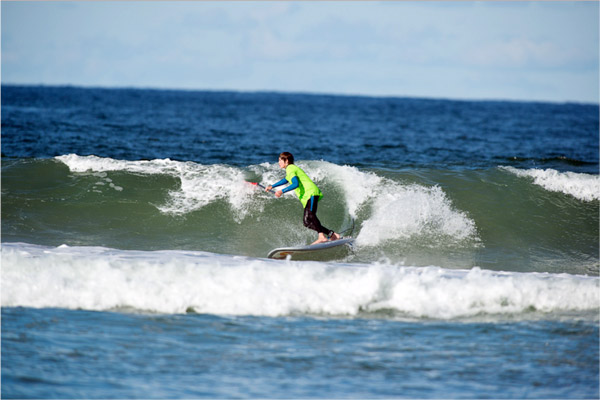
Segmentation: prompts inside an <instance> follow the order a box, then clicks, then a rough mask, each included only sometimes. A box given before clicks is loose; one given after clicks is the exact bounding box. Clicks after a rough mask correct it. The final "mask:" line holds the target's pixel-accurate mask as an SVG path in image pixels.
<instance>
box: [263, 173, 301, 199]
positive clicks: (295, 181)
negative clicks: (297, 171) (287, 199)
mask: <svg viewBox="0 0 600 400" xmlns="http://www.w3.org/2000/svg"><path fill="white" fill-rule="evenodd" d="M286 183H288V181H287V179H285V178H283V179H282V180H280V181H279V182H277V183H274V184H273V185H269V186H267V189H266V190H267V191H269V190H271V189H272V188H274V187H277V186H281V185H285V184H286ZM299 186H300V181H299V180H298V177H297V176H295V177H293V178H292V183H291V184H290V185H289V186H288V187H286V188H284V189H283V190H278V191H277V192H275V196H276V197H281V196H282V195H283V194H284V193H287V192H289V191H290V190H294V189H296V188H297V187H299Z"/></svg>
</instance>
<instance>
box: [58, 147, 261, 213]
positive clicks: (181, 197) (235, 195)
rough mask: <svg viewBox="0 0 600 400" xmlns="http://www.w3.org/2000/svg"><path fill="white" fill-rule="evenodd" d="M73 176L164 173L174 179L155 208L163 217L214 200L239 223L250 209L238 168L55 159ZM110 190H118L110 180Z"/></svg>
mask: <svg viewBox="0 0 600 400" xmlns="http://www.w3.org/2000/svg"><path fill="white" fill-rule="evenodd" d="M56 159H57V160H59V161H61V162H63V163H64V164H66V165H67V166H68V167H69V169H70V170H71V171H72V172H75V173H88V172H89V173H92V174H98V173H106V172H108V171H125V172H130V173H136V174H141V175H155V174H164V175H169V176H173V177H175V178H178V179H179V180H180V182H181V185H180V187H179V188H178V189H177V190H173V191H171V192H170V193H169V199H168V200H167V201H166V203H164V204H159V205H157V208H158V209H159V210H160V211H161V212H163V213H165V214H174V215H182V214H187V213H189V212H192V211H196V210H199V209H201V208H202V207H205V206H207V205H208V204H211V203H213V202H215V201H217V200H224V201H227V202H228V203H229V205H230V206H231V208H232V210H233V211H234V217H235V218H236V219H237V220H238V221H239V220H241V219H243V218H244V217H245V216H246V215H247V213H248V210H249V209H251V204H250V203H251V200H252V196H251V192H252V191H251V188H249V187H247V185H245V184H244V174H243V171H242V170H241V169H239V168H235V167H231V166H227V165H220V164H213V165H202V164H198V163H194V162H181V161H173V160H169V159H162V160H142V161H127V160H114V159H112V158H102V157H97V156H93V155H91V156H78V155H76V154H69V155H63V156H59V157H56ZM111 187H113V188H114V189H116V190H119V191H122V190H123V188H122V187H120V186H116V185H115V184H114V183H112V181H111Z"/></svg>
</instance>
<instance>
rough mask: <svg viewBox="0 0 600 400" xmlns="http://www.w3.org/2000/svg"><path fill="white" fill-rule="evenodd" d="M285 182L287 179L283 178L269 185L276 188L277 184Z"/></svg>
mask: <svg viewBox="0 0 600 400" xmlns="http://www.w3.org/2000/svg"><path fill="white" fill-rule="evenodd" d="M286 183H287V179H285V178H283V179H282V180H280V181H279V182H277V183H274V184H272V185H271V187H274V188H276V187H277V186H281V185H285V184H286Z"/></svg>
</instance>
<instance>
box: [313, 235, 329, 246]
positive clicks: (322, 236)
mask: <svg viewBox="0 0 600 400" xmlns="http://www.w3.org/2000/svg"><path fill="white" fill-rule="evenodd" d="M327 240H328V239H327V236H325V235H324V234H322V233H319V238H318V239H317V240H315V241H314V242H312V243H311V244H319V243H325V242H327Z"/></svg>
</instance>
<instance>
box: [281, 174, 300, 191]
mask: <svg viewBox="0 0 600 400" xmlns="http://www.w3.org/2000/svg"><path fill="white" fill-rule="evenodd" d="M284 180H285V179H284ZM286 182H287V181H286ZM298 186H300V181H299V180H298V177H297V176H295V177H293V178H292V184H291V185H290V186H288V187H286V188H285V189H283V190H282V192H283V193H287V192H289V191H290V190H294V189H296V188H298Z"/></svg>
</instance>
